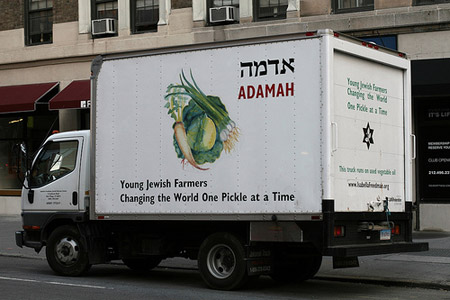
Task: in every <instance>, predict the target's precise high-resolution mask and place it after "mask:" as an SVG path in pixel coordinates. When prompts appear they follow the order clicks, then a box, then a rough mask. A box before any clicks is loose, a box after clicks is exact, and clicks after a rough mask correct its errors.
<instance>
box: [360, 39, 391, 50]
mask: <svg viewBox="0 0 450 300" xmlns="http://www.w3.org/2000/svg"><path fill="white" fill-rule="evenodd" d="M361 39H362V40H364V41H366V42H373V43H375V44H377V45H379V46H383V47H385V48H389V49H392V50H395V51H397V50H398V47H397V36H396V35H383V36H371V37H364V38H361Z"/></svg>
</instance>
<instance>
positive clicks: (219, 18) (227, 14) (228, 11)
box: [209, 6, 239, 23]
mask: <svg viewBox="0 0 450 300" xmlns="http://www.w3.org/2000/svg"><path fill="white" fill-rule="evenodd" d="M238 13H239V11H238V8H237V7H234V6H221V7H213V8H210V9H209V22H210V23H219V22H234V21H237V20H238Z"/></svg>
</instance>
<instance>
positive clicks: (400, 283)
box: [313, 275, 450, 291]
mask: <svg viewBox="0 0 450 300" xmlns="http://www.w3.org/2000/svg"><path fill="white" fill-rule="evenodd" d="M313 279H316V280H323V281H336V282H353V283H363V284H373V285H384V286H387V287H390V286H395V287H408V288H422V289H431V290H445V291H450V282H449V283H435V282H423V281H415V280H396V279H392V278H378V279H371V278H361V277H350V276H339V277H338V276H327V275H323V276H321V275H318V276H315V277H314V278H313Z"/></svg>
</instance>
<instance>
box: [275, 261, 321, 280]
mask: <svg viewBox="0 0 450 300" xmlns="http://www.w3.org/2000/svg"><path fill="white" fill-rule="evenodd" d="M321 264H322V255H318V254H317V255H311V256H308V257H303V258H296V259H292V260H291V259H289V258H287V259H286V258H285V259H283V258H280V257H277V258H276V259H275V266H274V270H273V273H272V274H271V275H270V277H272V279H273V280H275V281H277V282H281V283H283V282H288V283H292V282H302V281H305V280H308V279H311V278H313V277H314V276H315V275H316V273H317V272H318V271H319V269H320V266H321Z"/></svg>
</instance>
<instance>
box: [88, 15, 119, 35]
mask: <svg viewBox="0 0 450 300" xmlns="http://www.w3.org/2000/svg"><path fill="white" fill-rule="evenodd" d="M116 33H117V20H116V19H112V18H108V19H98V20H92V35H93V36H102V35H109V34H116Z"/></svg>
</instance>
